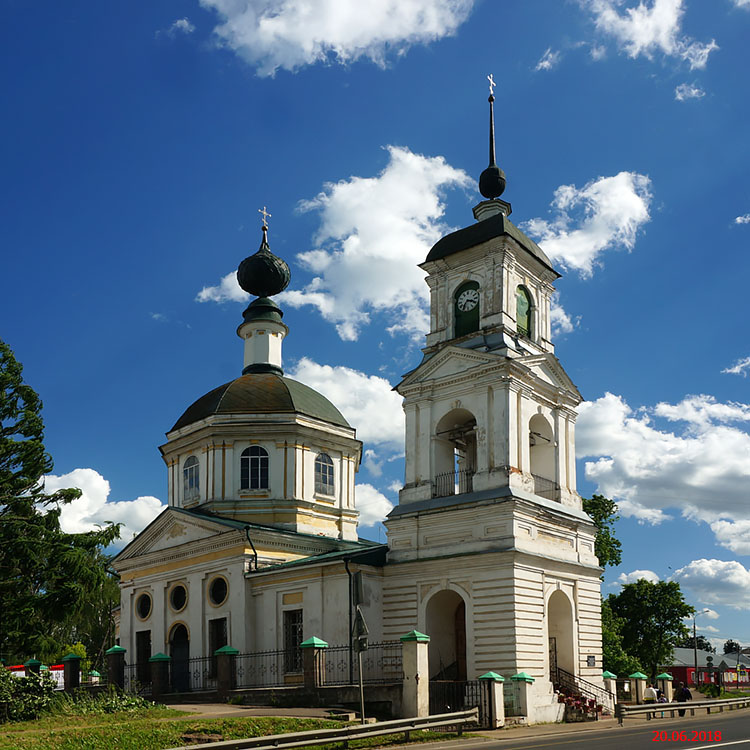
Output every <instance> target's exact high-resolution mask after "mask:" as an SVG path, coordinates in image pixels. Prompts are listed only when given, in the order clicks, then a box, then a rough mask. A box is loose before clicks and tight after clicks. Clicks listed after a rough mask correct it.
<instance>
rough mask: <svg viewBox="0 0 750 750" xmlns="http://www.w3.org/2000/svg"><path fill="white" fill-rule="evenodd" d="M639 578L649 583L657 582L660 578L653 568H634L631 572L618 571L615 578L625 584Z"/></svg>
mask: <svg viewBox="0 0 750 750" xmlns="http://www.w3.org/2000/svg"><path fill="white" fill-rule="evenodd" d="M641 578H643V579H645V580H646V581H650V582H651V583H658V582H659V581H660V580H661V578H660V577H659V576H658V575H657V574H656V573H654V571H653V570H634V571H633V572H632V573H620V575H619V577H618V578H617V580H618V581H619V582H620V583H622V584H625V583H635V582H636V581H640V580H641Z"/></svg>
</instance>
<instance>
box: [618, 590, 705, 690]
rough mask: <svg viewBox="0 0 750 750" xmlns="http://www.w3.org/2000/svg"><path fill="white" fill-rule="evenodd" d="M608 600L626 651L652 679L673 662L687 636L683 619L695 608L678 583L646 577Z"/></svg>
mask: <svg viewBox="0 0 750 750" xmlns="http://www.w3.org/2000/svg"><path fill="white" fill-rule="evenodd" d="M607 601H608V603H609V606H610V608H611V610H612V614H613V615H614V616H615V617H616V618H618V621H619V624H620V633H621V635H622V647H623V650H624V651H625V653H627V654H629V655H630V656H632V657H634V658H635V659H637V661H638V662H639V663H640V665H641V667H642V668H644V671H646V673H647V674H649V675H650V677H651V679H652V680H653V679H654V678H655V677H656V675H657V670H658V667H659V666H660V665H664V664H667V663H668V661H669V659H671V657H672V651H673V649H674V647H675V646H676V645H677V644H678V643H681V642H682V641H684V640H685V638H687V637H688V629H687V627H686V626H685V623H684V621H683V620H684V618H685V617H688V616H689V615H692V614H693V612H694V611H695V610H694V608H693V607H691V606H690V605H689V604H687V603H686V602H685V600H684V598H683V596H682V591H681V590H680V584H679V583H677V582H676V581H658V582H657V583H651V581H647V580H645V579H643V578H641V579H640V580H639V581H636V582H635V583H627V584H625V585H624V586H623V587H622V591H621V592H620V593H619V594H610V595H609V597H608V599H607Z"/></svg>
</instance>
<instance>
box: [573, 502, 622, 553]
mask: <svg viewBox="0 0 750 750" xmlns="http://www.w3.org/2000/svg"><path fill="white" fill-rule="evenodd" d="M583 510H584V511H585V512H586V513H588V515H589V516H590V517H591V520H592V521H593V522H594V525H595V526H596V541H595V542H594V552H595V553H596V556H597V557H598V558H599V565H601V566H602V567H603V568H604V567H606V566H607V565H619V564H620V563H621V562H622V544H621V543H620V540H619V539H618V538H617V537H616V536H615V530H614V525H615V521H618V520H619V519H620V517H619V516H618V515H617V503H615V502H614V500H610V499H609V498H607V497H604V495H594V496H593V497H592V498H591V499H590V500H587V499H586V498H585V497H584V498H583Z"/></svg>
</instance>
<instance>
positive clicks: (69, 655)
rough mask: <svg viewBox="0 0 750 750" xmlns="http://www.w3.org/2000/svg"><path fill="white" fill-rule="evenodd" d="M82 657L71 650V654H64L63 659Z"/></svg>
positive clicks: (69, 659)
mask: <svg viewBox="0 0 750 750" xmlns="http://www.w3.org/2000/svg"><path fill="white" fill-rule="evenodd" d="M80 658H81V657H80V656H78V654H74V653H73V652H72V651H71V652H70V653H69V654H67V655H66V656H63V658H62V660H63V661H71V660H72V659H79V660H80Z"/></svg>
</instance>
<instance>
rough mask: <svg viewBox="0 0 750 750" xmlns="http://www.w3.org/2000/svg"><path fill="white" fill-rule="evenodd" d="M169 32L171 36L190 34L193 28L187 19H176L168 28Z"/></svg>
mask: <svg viewBox="0 0 750 750" xmlns="http://www.w3.org/2000/svg"><path fill="white" fill-rule="evenodd" d="M169 31H170V32H171V33H173V34H178V33H179V34H192V33H193V32H194V31H195V26H193V24H192V23H190V21H189V20H188V19H187V18H178V19H177V20H176V21H175V22H174V23H173V24H172V25H171V26H170V27H169Z"/></svg>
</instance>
